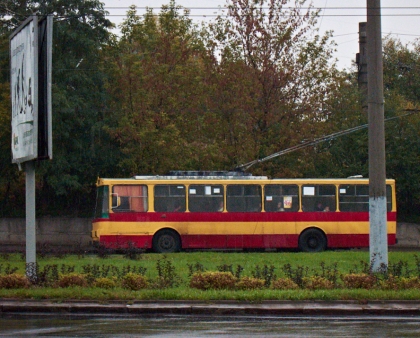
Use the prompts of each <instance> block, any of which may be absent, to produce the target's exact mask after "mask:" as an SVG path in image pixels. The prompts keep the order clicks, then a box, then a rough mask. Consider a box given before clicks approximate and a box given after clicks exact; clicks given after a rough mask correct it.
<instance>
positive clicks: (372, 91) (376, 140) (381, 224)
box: [367, 0, 388, 272]
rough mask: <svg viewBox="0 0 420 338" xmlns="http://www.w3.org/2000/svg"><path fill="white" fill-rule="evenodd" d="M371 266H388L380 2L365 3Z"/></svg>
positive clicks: (375, 267) (378, 267) (379, 267)
mask: <svg viewBox="0 0 420 338" xmlns="http://www.w3.org/2000/svg"><path fill="white" fill-rule="evenodd" d="M367 41H368V43H367V56H368V62H367V70H368V115H369V222H370V234H369V245H370V263H371V267H372V271H373V272H378V271H381V270H383V269H387V267H388V237H387V208H386V182H385V180H386V174H385V127H384V90H383V63H382V35H381V1H380V0H367Z"/></svg>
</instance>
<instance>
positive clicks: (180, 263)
mask: <svg viewBox="0 0 420 338" xmlns="http://www.w3.org/2000/svg"><path fill="white" fill-rule="evenodd" d="M418 256H420V254H419V252H390V253H389V267H390V269H392V268H393V267H395V266H399V264H401V263H403V265H402V266H403V271H402V273H403V274H405V275H408V274H410V275H411V276H419V275H420V272H419V269H420V267H419V266H417V264H418V260H417V258H416V257H418ZM158 261H160V262H161V263H162V262H163V263H165V262H170V264H171V265H172V266H173V267H174V271H175V273H176V274H177V275H178V276H179V277H180V281H181V283H180V285H179V286H178V287H173V288H166V289H145V290H141V291H130V290H126V289H123V288H121V287H116V288H114V289H101V288H95V287H86V288H82V287H71V288H52V287H38V286H32V287H31V288H28V289H0V298H19V299H51V300H67V299H77V300H99V301H104V302H106V301H111V300H121V301H136V300H201V301H214V300H236V301H263V300H360V301H362V300H388V299H390V300H419V299H420V290H418V289H409V290H398V291H394V290H377V289H375V290H349V289H334V290H315V291H310V290H303V289H300V290H285V291H279V290H270V289H263V290H250V291H232V290H208V291H200V290H196V289H192V288H189V287H188V282H189V278H190V277H189V272H190V271H189V268H188V266H189V265H190V266H195V265H197V264H198V265H201V266H203V267H204V269H205V270H206V271H217V270H218V269H219V267H220V266H222V265H224V266H225V267H226V266H230V265H231V266H232V270H233V271H236V269H237V267H238V266H240V267H241V268H243V271H242V273H241V276H252V275H253V273H255V272H256V270H257V269H258V268H260V269H262V268H263V267H264V266H267V267H270V266H274V274H275V275H276V276H277V277H284V276H285V275H284V272H283V267H284V266H285V265H286V264H290V265H291V267H292V269H296V268H298V267H303V268H304V270H305V271H307V273H308V275H314V274H320V273H322V268H321V266H322V265H323V266H324V268H326V269H332V268H333V267H334V266H336V267H337V270H338V273H339V274H347V273H349V272H352V271H358V272H361V271H362V270H363V268H365V267H366V266H368V265H369V252H367V251H352V250H347V251H327V252H322V253H316V254H309V253H300V252H299V253H298V252H267V253H238V252H231V253H225V252H183V253H176V254H168V255H161V254H142V255H140V258H139V259H137V260H129V259H127V258H124V257H123V255H111V256H109V257H108V258H99V257H97V256H96V255H88V256H85V257H82V258H79V257H77V256H75V255H68V256H66V257H64V258H58V257H46V258H42V259H41V258H39V259H38V261H37V263H38V264H39V267H40V271H42V269H43V268H44V267H46V266H51V265H57V266H58V268H59V269H60V267H61V266H63V265H65V266H72V267H73V266H74V268H75V271H76V272H78V273H81V272H82V271H83V268H82V267H83V266H89V265H90V266H93V265H96V266H99V267H107V266H112V267H116V268H118V269H120V270H122V269H124V268H127V267H128V266H130V267H131V268H133V267H143V268H146V273H145V276H146V277H147V278H148V279H149V280H150V281H153V280H155V279H156V278H157V276H158V271H157V263H158ZM14 267H16V268H18V271H17V272H18V273H20V274H25V260H24V257H22V256H21V255H18V254H12V255H0V274H5V271H6V270H7V269H9V268H14Z"/></svg>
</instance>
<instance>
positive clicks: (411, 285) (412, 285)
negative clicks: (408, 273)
mask: <svg viewBox="0 0 420 338" xmlns="http://www.w3.org/2000/svg"><path fill="white" fill-rule="evenodd" d="M379 287H380V288H381V289H383V290H405V289H420V278H418V277H396V276H393V275H389V276H388V277H387V278H386V279H384V280H381V281H380V282H379Z"/></svg>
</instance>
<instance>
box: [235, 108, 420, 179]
mask: <svg viewBox="0 0 420 338" xmlns="http://www.w3.org/2000/svg"><path fill="white" fill-rule="evenodd" d="M405 111H407V112H408V113H406V114H403V115H399V116H393V117H389V118H386V119H384V121H385V122H388V121H392V120H396V119H399V118H402V117H406V116H409V115H413V114H415V113H419V112H420V110H418V109H407V110H405ZM368 127H369V124H362V125H360V126H357V127H353V128H349V129H346V130H341V131H338V132H335V133H332V134H329V135H325V136H322V137H319V138H316V139H314V140H310V141H306V142H302V143H301V144H298V145H296V146H293V147H290V148H287V149H284V150H281V151H279V152H276V153H274V154H271V155H268V156H266V157H264V158H261V159H256V160H253V161H251V162H248V163H244V164H241V165H239V166H237V167H236V168H235V169H234V170H240V171H245V170H248V169H249V168H251V167H252V166H253V165H255V164H257V163H263V162H266V161H269V160H271V159H273V158H275V157H279V156H282V155H285V154H288V153H291V152H294V151H296V150H300V149H303V148H306V147H309V146H314V145H317V144H319V143H322V142H326V141H331V140H333V139H336V138H338V137H341V136H344V135H347V134H351V133H354V132H356V131H359V130H362V129H366V128H368Z"/></svg>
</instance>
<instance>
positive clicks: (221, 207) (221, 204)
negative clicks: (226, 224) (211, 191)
mask: <svg viewBox="0 0 420 338" xmlns="http://www.w3.org/2000/svg"><path fill="white" fill-rule="evenodd" d="M217 211H223V201H221V202H220V203H219V207H218V209H217Z"/></svg>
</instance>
